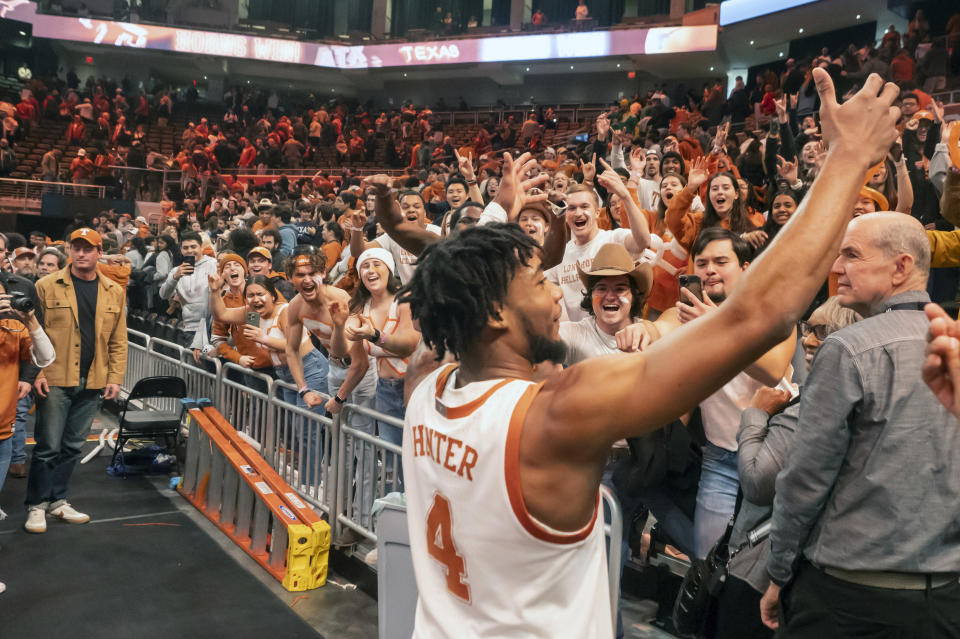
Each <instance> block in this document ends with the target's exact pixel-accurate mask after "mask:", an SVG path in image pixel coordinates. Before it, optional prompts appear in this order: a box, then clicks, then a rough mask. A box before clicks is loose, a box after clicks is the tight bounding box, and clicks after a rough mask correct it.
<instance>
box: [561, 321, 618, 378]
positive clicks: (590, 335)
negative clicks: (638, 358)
mask: <svg viewBox="0 0 960 639" xmlns="http://www.w3.org/2000/svg"><path fill="white" fill-rule="evenodd" d="M560 339H562V340H563V341H564V342H565V343H566V344H567V357H566V359H564V361H563V364H564V366H573V365H574V364H576V363H578V362H582V361H583V360H585V359H590V358H591V357H600V356H601V355H612V354H613V353H619V352H621V351H619V350H617V338H616V337H614V336H613V335H607V334H606V333H604V332H603V331H601V330H600V327H599V326H597V319H596V318H595V317H593V316H590V315H588V316H587V317H586V318H584V319H582V320H580V321H579V322H560Z"/></svg>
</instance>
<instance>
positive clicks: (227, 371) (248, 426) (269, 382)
mask: <svg viewBox="0 0 960 639" xmlns="http://www.w3.org/2000/svg"><path fill="white" fill-rule="evenodd" d="M273 383H274V382H273V378H272V377H270V376H269V375H265V374H263V373H258V372H256V371H253V370H250V369H249V368H244V367H243V366H240V365H238V364H234V363H233V362H227V363H226V364H224V365H223V366H222V367H221V368H220V394H219V396H218V400H219V404H220V405H219V408H220V412H222V413H223V416H224V417H226V418H227V421H229V422H230V423H231V424H233V425H234V427H235V428H236V429H237V430H238V431H240V432H241V433H243V434H244V435H246V436H248V437H249V438H251V439H252V440H254V441H255V442H257V443H258V444H259V445H260V452H261V454H262V453H263V452H264V451H265V448H266V442H267V441H269V440H271V439H273V419H272V417H273V415H272V413H273V411H272V410H271V409H270V408H271V407H270V401H271V398H272V397H273Z"/></svg>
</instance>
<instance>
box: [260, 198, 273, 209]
mask: <svg viewBox="0 0 960 639" xmlns="http://www.w3.org/2000/svg"><path fill="white" fill-rule="evenodd" d="M267 206H273V200H271V199H270V198H267V197H265V198H263V199H262V200H260V201H259V202H257V208H260V207H267Z"/></svg>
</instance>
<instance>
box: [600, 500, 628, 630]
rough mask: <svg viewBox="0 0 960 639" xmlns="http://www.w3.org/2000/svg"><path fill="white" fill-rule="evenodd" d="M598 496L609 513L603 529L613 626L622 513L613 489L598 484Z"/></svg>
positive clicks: (618, 576) (618, 601) (614, 623)
mask: <svg viewBox="0 0 960 639" xmlns="http://www.w3.org/2000/svg"><path fill="white" fill-rule="evenodd" d="M600 496H601V497H602V498H603V504H604V506H606V509H607V511H608V512H609V514H610V517H609V519H607V518H604V522H603V531H604V532H605V533H606V535H607V537H608V538H609V541H608V543H607V577H608V579H609V580H610V608H611V609H612V611H613V627H614V628H616V627H617V608H618V604H619V603H620V554H621V552H622V550H623V549H622V548H621V546H622V544H623V514H622V513H621V511H620V502H619V501H618V500H617V496H616V495H614V494H613V491H612V490H610V489H609V488H607V487H606V486H604V485H603V484H601V485H600Z"/></svg>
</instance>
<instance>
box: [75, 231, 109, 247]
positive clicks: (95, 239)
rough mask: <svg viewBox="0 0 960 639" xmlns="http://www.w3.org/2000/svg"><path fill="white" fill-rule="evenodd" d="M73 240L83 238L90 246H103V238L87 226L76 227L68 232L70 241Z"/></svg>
mask: <svg viewBox="0 0 960 639" xmlns="http://www.w3.org/2000/svg"><path fill="white" fill-rule="evenodd" d="M74 240H83V241H84V242H86V243H87V244H90V245H91V246H103V240H101V239H100V234H99V233H97V232H96V231H94V230H93V229H89V228H82V229H77V230H76V231H74V232H73V233H71V234H70V242H71V243H72V242H73V241H74Z"/></svg>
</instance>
